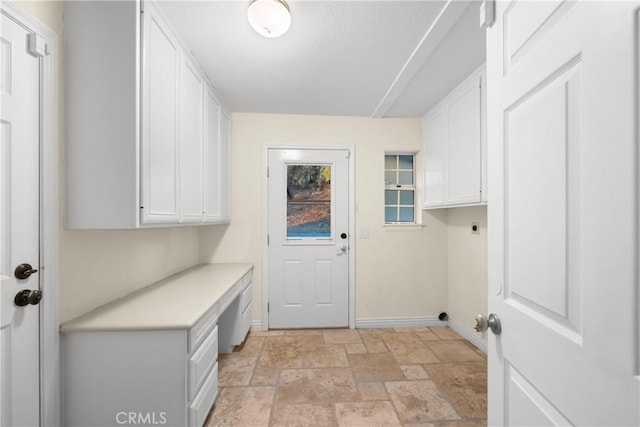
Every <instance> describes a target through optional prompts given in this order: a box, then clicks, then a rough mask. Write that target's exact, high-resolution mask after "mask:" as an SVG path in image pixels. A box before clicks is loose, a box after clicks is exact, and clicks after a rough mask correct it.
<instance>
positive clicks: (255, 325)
mask: <svg viewBox="0 0 640 427" xmlns="http://www.w3.org/2000/svg"><path fill="white" fill-rule="evenodd" d="M251 330H252V331H266V328H265V329H263V328H262V320H252V321H251Z"/></svg>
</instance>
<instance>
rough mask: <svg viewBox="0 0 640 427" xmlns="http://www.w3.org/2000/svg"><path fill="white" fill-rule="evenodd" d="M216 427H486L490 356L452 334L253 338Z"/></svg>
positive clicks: (224, 391) (223, 377)
mask: <svg viewBox="0 0 640 427" xmlns="http://www.w3.org/2000/svg"><path fill="white" fill-rule="evenodd" d="M218 373H219V380H220V394H219V395H218V399H217V401H216V404H215V406H214V408H213V410H212V411H211V413H210V414H209V419H208V420H207V423H206V426H207V427H214V426H238V427H254V426H255V427H257V426H273V427H275V426H305V427H307V426H348V427H360V426H362V427H373V426H415V427H417V426H425V427H426V426H447V427H453V426H460V427H462V426H465V427H467V426H469V427H472V426H484V425H486V416H487V394H486V393H487V391H486V390H487V363H486V357H485V355H484V354H483V353H482V352H481V351H479V350H477V349H476V348H475V347H474V346H473V345H471V344H469V343H468V342H467V341H465V340H464V339H462V337H461V336H459V335H458V334H456V333H455V332H454V331H453V330H451V329H449V328H448V327H433V328H396V329H357V330H350V329H324V330H286V331H268V332H251V333H250V334H249V336H248V338H247V341H246V342H245V344H244V346H243V347H242V348H241V349H237V350H236V351H235V352H233V353H232V354H229V355H220V357H219V363H218Z"/></svg>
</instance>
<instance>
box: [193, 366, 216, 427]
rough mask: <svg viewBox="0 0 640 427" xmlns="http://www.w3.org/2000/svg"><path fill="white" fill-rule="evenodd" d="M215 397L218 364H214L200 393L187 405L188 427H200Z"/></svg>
mask: <svg viewBox="0 0 640 427" xmlns="http://www.w3.org/2000/svg"><path fill="white" fill-rule="evenodd" d="M217 396H218V364H217V363H216V364H215V366H214V367H213V369H212V370H211V373H210V374H209V377H208V378H207V380H206V381H205V383H204V384H203V386H202V389H200V393H198V395H197V396H196V398H195V399H193V402H191V404H190V405H189V427H202V425H203V424H204V422H205V421H206V419H207V415H209V411H210V410H211V406H213V402H215V400H216V397H217Z"/></svg>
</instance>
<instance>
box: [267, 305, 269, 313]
mask: <svg viewBox="0 0 640 427" xmlns="http://www.w3.org/2000/svg"><path fill="white" fill-rule="evenodd" d="M268 312H269V303H267V313H268Z"/></svg>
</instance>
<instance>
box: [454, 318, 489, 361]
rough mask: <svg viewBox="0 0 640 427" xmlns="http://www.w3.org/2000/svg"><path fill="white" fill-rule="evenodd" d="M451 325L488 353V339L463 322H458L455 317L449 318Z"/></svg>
mask: <svg viewBox="0 0 640 427" xmlns="http://www.w3.org/2000/svg"><path fill="white" fill-rule="evenodd" d="M449 327H450V328H451V329H453V330H454V331H456V332H457V333H458V334H459V335H461V336H462V337H463V338H464V339H466V340H467V341H469V342H470V343H471V344H473V345H474V346H476V347H477V348H478V349H479V350H480V351H481V352H483V353H484V354H487V341H486V340H484V339H482V338H480V337H479V336H478V334H477V333H474V332H471V331H470V330H468V329H467V328H465V327H464V326H462V324H461V323H458V322H456V321H455V320H453V319H449Z"/></svg>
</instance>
